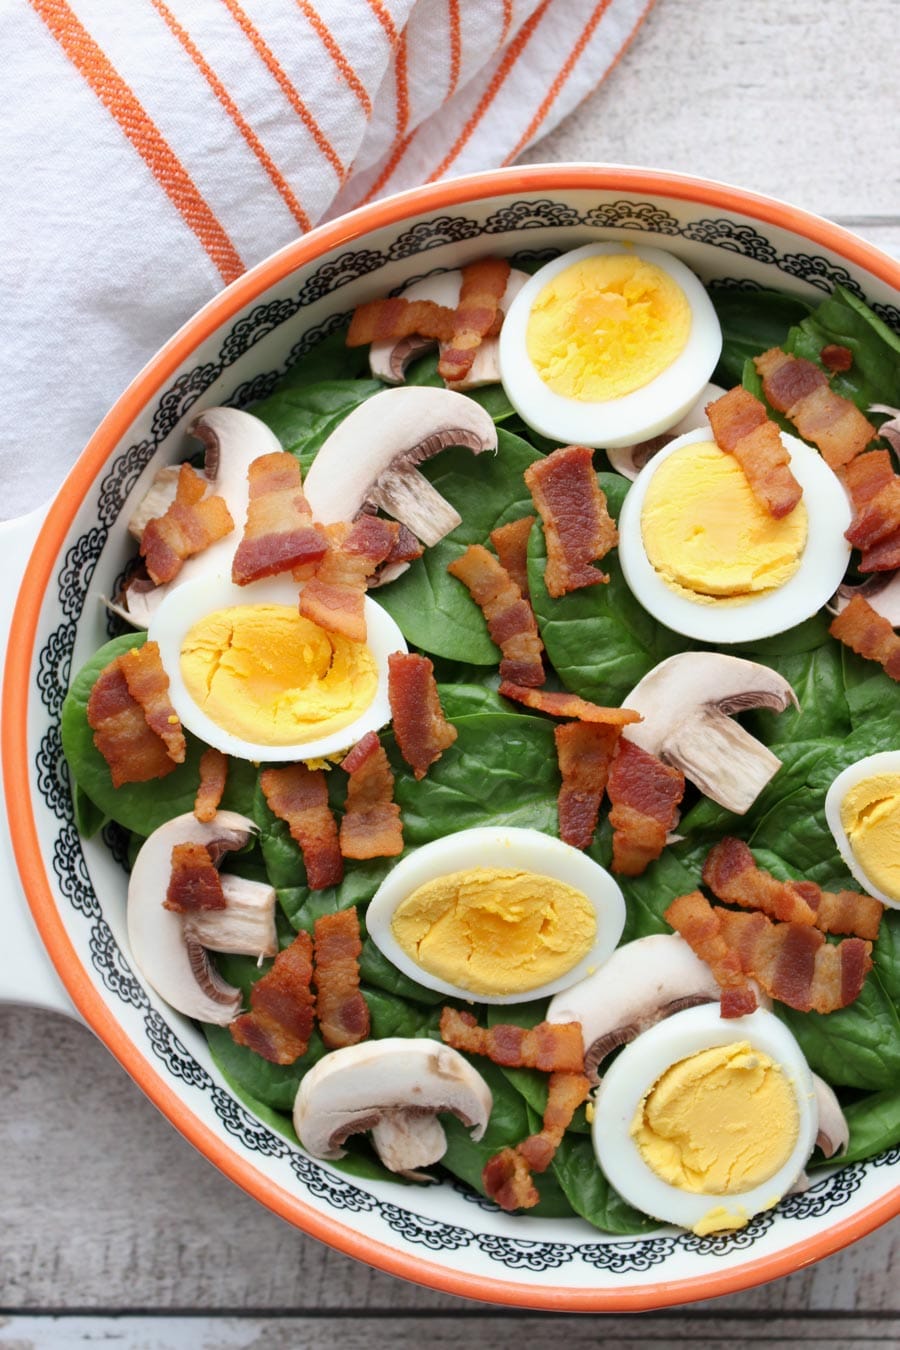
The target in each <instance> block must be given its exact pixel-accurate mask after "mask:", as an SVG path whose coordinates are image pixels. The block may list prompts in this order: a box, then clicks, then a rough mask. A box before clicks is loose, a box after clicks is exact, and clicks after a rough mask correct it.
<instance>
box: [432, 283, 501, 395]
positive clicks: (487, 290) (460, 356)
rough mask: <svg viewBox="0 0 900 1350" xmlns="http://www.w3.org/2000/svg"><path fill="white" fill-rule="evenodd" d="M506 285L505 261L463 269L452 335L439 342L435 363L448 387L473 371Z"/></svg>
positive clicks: (493, 322)
mask: <svg viewBox="0 0 900 1350" xmlns="http://www.w3.org/2000/svg"><path fill="white" fill-rule="evenodd" d="M508 281H509V263H508V262H507V261H506V259H505V258H482V259H481V261H480V262H475V263H469V265H468V267H464V268H463V269H462V282H461V284H460V288H459V300H458V301H457V304H456V309H455V310H454V313H453V332H452V333H451V335H450V337H449V339H447V340H445V341H442V342H441V356H440V360H439V362H438V374H439V375H440V376H441V377H442V378H443V379H445V380H446V381H447V382H448V384H449V383H455V382H457V381H459V380H462V379H464V378H465V376H466V375H468V373H469V371H470V370H471V369H472V362H473V361H474V360H475V353H476V352H477V351H478V348H479V347H480V345H481V340H482V338H484V337H487V335H488V333H490V332H491V331H492V330H493V328H494V325H495V323H496V320H497V318H498V316H499V311H500V301H501V300H502V299H503V296H504V293H505V291H506V283H507V282H508Z"/></svg>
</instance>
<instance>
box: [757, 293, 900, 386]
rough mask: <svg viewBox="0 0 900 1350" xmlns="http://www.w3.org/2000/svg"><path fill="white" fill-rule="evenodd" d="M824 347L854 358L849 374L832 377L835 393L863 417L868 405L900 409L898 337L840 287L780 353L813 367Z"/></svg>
mask: <svg viewBox="0 0 900 1350" xmlns="http://www.w3.org/2000/svg"><path fill="white" fill-rule="evenodd" d="M829 343H836V344H837V345H838V346H839V347H848V348H849V349H850V351H851V352H852V353H853V365H852V366H851V367H850V369H849V370H847V371H842V372H838V373H837V374H836V375H832V376H831V381H830V382H831V387H832V389H833V390H834V391H835V393H836V394H841V395H842V396H843V397H844V398H849V399H851V400H852V401H853V402H854V403H855V404H856V405H857V406H858V407H860V408H862V410H863V411H864V412H865V411H866V410H867V409H868V407H869V404H870V403H889V404H891V405H892V406H894V407H896V406H897V405H898V404H900V337H898V335H897V334H896V333H894V332H892V331H891V329H890V328H888V326H887V324H885V323H883V322H882V320H881V319H879V317H878V315H877V314H875V313H873V311H872V310H871V309H870V308H869V306H868V305H867V304H865V303H864V302H863V301H862V300H860V299H859V298H858V297H857V296H855V295H854V294H853V293H852V292H851V291H848V290H847V289H846V288H845V287H844V286H835V288H834V292H833V294H831V295H829V296H827V297H826V298H825V299H824V300H823V301H822V302H821V303H820V304H819V305H817V306H816V308H815V309H814V310H813V312H812V314H810V315H809V316H808V317H807V318H805V319H803V320H801V322H800V323H798V324H797V325H796V327H794V328H792V329H791V331H790V333H789V334H788V337H787V340H786V342H785V343H784V350H785V351H787V352H791V353H792V354H793V355H794V356H803V357H805V358H806V359H807V360H808V361H815V362H817V363H818V362H819V357H820V354H821V351H822V348H823V347H825V346H827V345H828V344H829Z"/></svg>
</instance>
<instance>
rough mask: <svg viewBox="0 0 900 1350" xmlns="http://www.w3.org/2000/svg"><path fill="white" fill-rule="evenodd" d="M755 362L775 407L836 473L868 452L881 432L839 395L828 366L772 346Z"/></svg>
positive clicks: (754, 360) (766, 392)
mask: <svg viewBox="0 0 900 1350" xmlns="http://www.w3.org/2000/svg"><path fill="white" fill-rule="evenodd" d="M753 364H754V365H755V366H756V369H757V372H758V373H759V376H760V378H761V379H762V387H763V393H764V394H765V396H766V398H767V400H768V401H769V403H770V404H771V405H772V407H773V408H774V409H775V410H776V412H780V413H783V414H784V416H785V417H787V418H789V419H790V421H791V422H793V424H794V426H795V427H796V428H797V430H798V431H799V433H800V435H801V436H802V437H803V439H804V440H806V441H812V443H813V445H815V446H818V448H819V450H821V452H822V456H823V458H824V460H825V462H826V464H828V466H829V467H830V468H832V469H834V470H835V471H837V470H838V469H840V468H841V467H842V466H843V465H845V464H849V463H850V460H851V459H853V458H854V457H855V456H856V455H858V454H860V452H861V451H863V450H865V448H866V446H867V445H868V444H869V442H870V441H871V440H872V438H873V437H874V436H875V435H876V434H877V433H876V430H875V428H874V427H873V425H872V423H871V422H870V421H868V419H867V418H866V417H864V416H863V414H862V413H861V412H860V411H859V408H857V406H856V404H855V403H851V401H850V399H848V398H842V397H841V395H840V394H836V393H835V392H834V390H833V389H832V388H831V387H830V385H829V383H828V376H827V375H826V374H825V372H824V370H820V369H819V367H818V366H816V365H814V364H813V362H812V361H805V360H804V359H803V358H802V357H799V356H789V355H788V353H787V352H783V351H782V350H781V349H780V348H779V347H772V348H770V350H769V351H767V352H763V354H762V356H756V357H754V358H753Z"/></svg>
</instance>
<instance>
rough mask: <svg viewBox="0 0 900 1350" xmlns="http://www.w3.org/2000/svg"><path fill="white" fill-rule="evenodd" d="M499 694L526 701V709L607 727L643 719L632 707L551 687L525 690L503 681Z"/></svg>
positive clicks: (620, 725) (508, 681) (520, 686)
mask: <svg viewBox="0 0 900 1350" xmlns="http://www.w3.org/2000/svg"><path fill="white" fill-rule="evenodd" d="M500 693H501V694H502V695H503V697H504V698H511V699H514V700H515V701H516V703H524V704H525V706H526V708H535V709H536V710H537V711H538V712H542V713H549V715H550V716H551V717H574V718H576V719H577V720H578V721H579V722H602V723H604V724H605V725H606V726H614V727H624V726H627V725H628V724H629V723H630V722H640V721H642V720H643V719H642V717H641V714H640V713H639V712H635V711H634V709H633V708H604V707H602V706H601V704H599V703H589V702H588V700H587V699H586V698H580V697H579V696H578V694H568V693H556V692H553V691H552V690H549V689H525V688H524V687H523V686H522V685H520V684H514V683H513V681H512V680H501V681H500Z"/></svg>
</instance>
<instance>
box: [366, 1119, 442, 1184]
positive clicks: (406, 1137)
mask: <svg viewBox="0 0 900 1350" xmlns="http://www.w3.org/2000/svg"><path fill="white" fill-rule="evenodd" d="M372 1146H373V1148H374V1149H375V1152H376V1153H377V1154H378V1156H379V1158H380V1159H381V1161H382V1162H383V1163H384V1165H385V1167H386V1168H388V1170H389V1171H391V1172H399V1173H401V1174H402V1175H403V1176H405V1177H408V1178H409V1180H410V1181H430V1180H431V1177H429V1176H428V1175H427V1174H425V1173H424V1172H421V1171H419V1170H418V1169H419V1168H422V1167H430V1166H431V1164H432V1163H436V1162H438V1161H439V1159H441V1158H443V1156H444V1154H445V1153H446V1152H447V1136H446V1134H445V1133H444V1127H443V1125H442V1124H441V1122H440V1121H439V1120H438V1118H437V1116H436V1115H435V1114H434V1113H433V1112H431V1111H425V1110H421V1109H419V1108H417V1107H414V1106H412V1107H398V1108H397V1109H396V1110H394V1111H385V1113H384V1115H383V1116H382V1117H381V1119H380V1120H379V1121H378V1123H377V1124H375V1125H373V1126H372Z"/></svg>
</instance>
